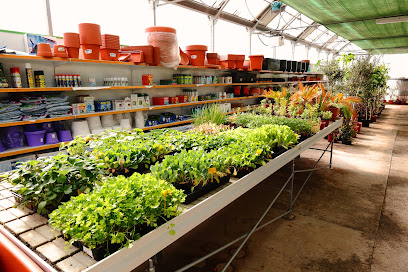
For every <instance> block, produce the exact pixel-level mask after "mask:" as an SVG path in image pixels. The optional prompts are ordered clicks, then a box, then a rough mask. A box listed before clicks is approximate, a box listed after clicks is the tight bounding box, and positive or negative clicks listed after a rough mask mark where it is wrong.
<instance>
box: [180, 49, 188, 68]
mask: <svg viewBox="0 0 408 272" xmlns="http://www.w3.org/2000/svg"><path fill="white" fill-rule="evenodd" d="M189 63H190V58H189V57H188V55H187V54H186V53H184V52H183V50H181V48H180V65H188V64H189Z"/></svg>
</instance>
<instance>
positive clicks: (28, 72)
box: [25, 63, 35, 88]
mask: <svg viewBox="0 0 408 272" xmlns="http://www.w3.org/2000/svg"><path fill="white" fill-rule="evenodd" d="M25 67H26V69H25V70H26V77H27V85H28V88H35V84H34V74H33V69H31V63H26V64H25Z"/></svg>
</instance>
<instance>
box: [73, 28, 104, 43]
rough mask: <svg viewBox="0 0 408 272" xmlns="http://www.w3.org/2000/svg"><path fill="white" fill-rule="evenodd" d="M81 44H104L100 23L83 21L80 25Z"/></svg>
mask: <svg viewBox="0 0 408 272" xmlns="http://www.w3.org/2000/svg"><path fill="white" fill-rule="evenodd" d="M78 29H79V40H80V43H81V44H87V45H89V44H93V45H95V44H97V45H102V37H101V27H100V25H98V24H90V23H82V24H79V25H78Z"/></svg>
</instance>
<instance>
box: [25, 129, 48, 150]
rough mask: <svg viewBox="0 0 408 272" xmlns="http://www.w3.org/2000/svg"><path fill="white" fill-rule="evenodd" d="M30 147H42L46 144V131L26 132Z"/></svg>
mask: <svg viewBox="0 0 408 272" xmlns="http://www.w3.org/2000/svg"><path fill="white" fill-rule="evenodd" d="M24 134H25V136H26V138H27V142H28V145H29V146H40V145H43V144H44V135H45V130H37V131H26V132H24Z"/></svg>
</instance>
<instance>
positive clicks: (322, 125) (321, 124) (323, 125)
mask: <svg viewBox="0 0 408 272" xmlns="http://www.w3.org/2000/svg"><path fill="white" fill-rule="evenodd" d="M325 127H326V126H325V124H324V123H323V122H322V123H320V130H322V129H324V128H325Z"/></svg>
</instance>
